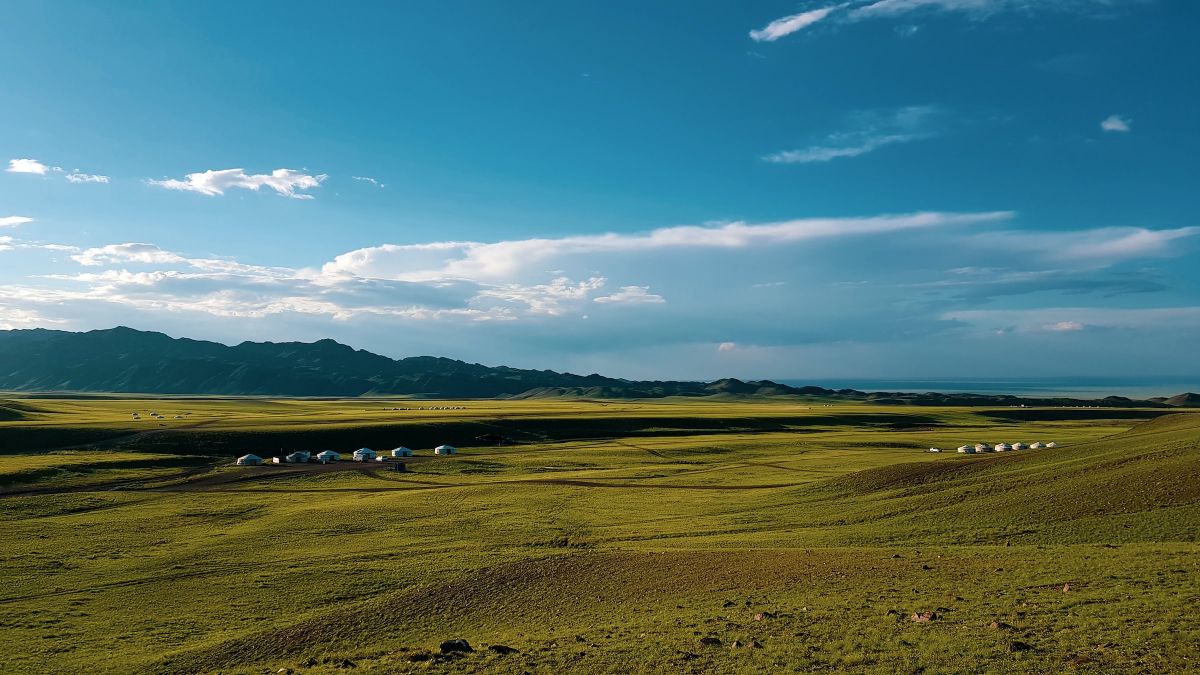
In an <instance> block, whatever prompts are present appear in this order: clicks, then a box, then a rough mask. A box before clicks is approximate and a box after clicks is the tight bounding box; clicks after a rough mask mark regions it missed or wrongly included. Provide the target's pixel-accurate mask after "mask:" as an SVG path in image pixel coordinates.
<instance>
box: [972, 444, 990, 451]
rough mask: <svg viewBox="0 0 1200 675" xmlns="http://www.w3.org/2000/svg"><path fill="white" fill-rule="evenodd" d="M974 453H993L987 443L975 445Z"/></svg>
mask: <svg viewBox="0 0 1200 675" xmlns="http://www.w3.org/2000/svg"><path fill="white" fill-rule="evenodd" d="M975 452H993V450H992V446H990V445H988V444H987V443H976V444H975Z"/></svg>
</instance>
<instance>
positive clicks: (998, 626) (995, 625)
mask: <svg viewBox="0 0 1200 675" xmlns="http://www.w3.org/2000/svg"><path fill="white" fill-rule="evenodd" d="M990 627H991V629H992V630H1012V626H1010V625H1008V624H1006V623H1004V622H1003V621H993V622H992V623H991V626H990Z"/></svg>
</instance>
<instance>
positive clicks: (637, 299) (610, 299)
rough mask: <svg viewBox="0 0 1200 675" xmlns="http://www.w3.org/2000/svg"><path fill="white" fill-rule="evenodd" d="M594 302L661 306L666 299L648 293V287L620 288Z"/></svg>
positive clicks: (595, 299)
mask: <svg viewBox="0 0 1200 675" xmlns="http://www.w3.org/2000/svg"><path fill="white" fill-rule="evenodd" d="M594 301H595V302H599V303H612V304H625V305H661V304H662V303H664V302H666V301H667V300H666V298H664V297H663V296H661V295H657V294H654V293H651V292H650V287H649V286H622V287H621V289H620V290H618V291H617V292H616V293H613V294H612V295H604V296H601V297H598V298H594Z"/></svg>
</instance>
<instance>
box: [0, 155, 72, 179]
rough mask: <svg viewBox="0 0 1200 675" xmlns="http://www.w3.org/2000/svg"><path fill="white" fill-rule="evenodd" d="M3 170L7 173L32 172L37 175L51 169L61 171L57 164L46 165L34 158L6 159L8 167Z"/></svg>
mask: <svg viewBox="0 0 1200 675" xmlns="http://www.w3.org/2000/svg"><path fill="white" fill-rule="evenodd" d="M5 171H7V172H9V173H32V174H35V175H38V176H45V175H46V174H47V173H50V172H52V171H62V169H61V168H59V167H57V166H46V165H45V164H42V163H41V162H39V161H37V160H36V159H10V160H8V168H7V169H5Z"/></svg>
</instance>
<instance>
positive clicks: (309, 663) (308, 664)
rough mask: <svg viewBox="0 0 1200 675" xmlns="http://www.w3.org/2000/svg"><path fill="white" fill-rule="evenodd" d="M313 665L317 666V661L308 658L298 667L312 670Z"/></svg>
mask: <svg viewBox="0 0 1200 675" xmlns="http://www.w3.org/2000/svg"><path fill="white" fill-rule="evenodd" d="M315 665H317V660H316V659H314V658H308V659H305V660H304V663H301V664H300V667H301V668H312V667H313V666H315Z"/></svg>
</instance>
